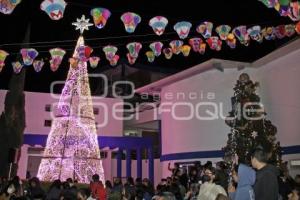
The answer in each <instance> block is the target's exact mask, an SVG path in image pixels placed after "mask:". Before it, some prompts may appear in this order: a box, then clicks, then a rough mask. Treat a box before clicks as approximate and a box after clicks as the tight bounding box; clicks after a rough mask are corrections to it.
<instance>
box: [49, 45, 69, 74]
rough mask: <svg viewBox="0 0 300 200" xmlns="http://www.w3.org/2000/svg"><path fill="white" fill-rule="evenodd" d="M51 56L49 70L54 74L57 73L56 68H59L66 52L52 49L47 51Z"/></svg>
mask: <svg viewBox="0 0 300 200" xmlns="http://www.w3.org/2000/svg"><path fill="white" fill-rule="evenodd" d="M49 52H50V55H51V60H50V69H51V70H52V71H53V72H55V71H57V69H58V67H59V66H60V64H61V62H62V60H63V58H64V55H65V54H66V51H65V50H63V49H61V48H53V49H50V50H49Z"/></svg>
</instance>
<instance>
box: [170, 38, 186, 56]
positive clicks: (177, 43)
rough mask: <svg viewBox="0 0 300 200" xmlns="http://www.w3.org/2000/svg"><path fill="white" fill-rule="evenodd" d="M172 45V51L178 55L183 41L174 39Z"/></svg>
mask: <svg viewBox="0 0 300 200" xmlns="http://www.w3.org/2000/svg"><path fill="white" fill-rule="evenodd" d="M169 45H170V47H171V49H172V52H173V53H174V54H176V55H178V54H180V52H181V50H180V48H181V46H182V45H183V41H181V40H173V41H171V42H170V44H169Z"/></svg>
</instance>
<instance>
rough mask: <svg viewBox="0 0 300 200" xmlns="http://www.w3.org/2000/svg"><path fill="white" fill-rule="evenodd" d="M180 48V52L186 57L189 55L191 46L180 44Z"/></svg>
mask: <svg viewBox="0 0 300 200" xmlns="http://www.w3.org/2000/svg"><path fill="white" fill-rule="evenodd" d="M180 50H181V53H182V54H183V55H184V56H185V57H187V56H189V55H190V51H191V46H190V45H187V44H185V45H183V46H181V48H180Z"/></svg>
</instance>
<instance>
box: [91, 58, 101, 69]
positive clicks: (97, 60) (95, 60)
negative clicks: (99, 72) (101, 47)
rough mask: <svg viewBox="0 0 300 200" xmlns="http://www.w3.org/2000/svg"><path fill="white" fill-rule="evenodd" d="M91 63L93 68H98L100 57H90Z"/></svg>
mask: <svg viewBox="0 0 300 200" xmlns="http://www.w3.org/2000/svg"><path fill="white" fill-rule="evenodd" d="M89 61H90V66H91V68H96V67H97V66H98V63H99V61H100V57H98V56H93V57H90V58H89Z"/></svg>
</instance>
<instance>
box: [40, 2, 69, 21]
mask: <svg viewBox="0 0 300 200" xmlns="http://www.w3.org/2000/svg"><path fill="white" fill-rule="evenodd" d="M66 5H67V3H66V2H65V1H64V0H44V1H43V2H42V3H41V10H43V11H45V12H46V13H47V14H48V16H49V17H50V18H51V19H52V20H60V19H61V18H63V15H64V11H65V8H66Z"/></svg>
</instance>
